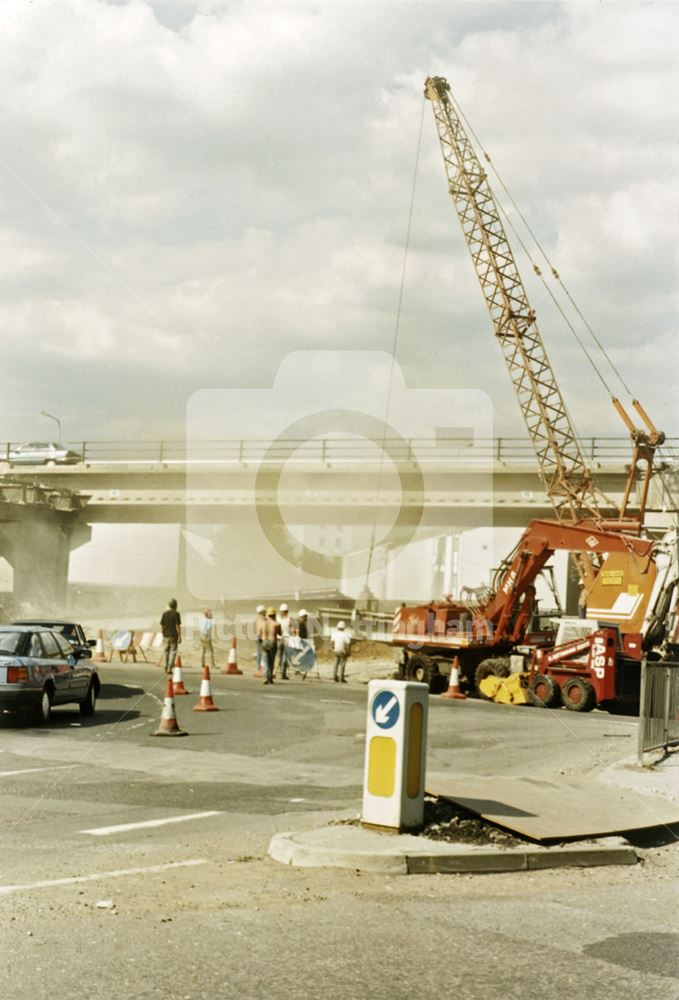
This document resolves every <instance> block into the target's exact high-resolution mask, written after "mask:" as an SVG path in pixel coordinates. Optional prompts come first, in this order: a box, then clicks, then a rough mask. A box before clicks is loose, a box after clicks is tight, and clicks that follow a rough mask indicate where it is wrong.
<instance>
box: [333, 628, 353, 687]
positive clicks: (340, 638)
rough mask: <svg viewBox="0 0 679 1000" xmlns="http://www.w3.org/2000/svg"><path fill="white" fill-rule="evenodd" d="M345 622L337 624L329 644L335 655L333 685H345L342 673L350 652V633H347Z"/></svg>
mask: <svg viewBox="0 0 679 1000" xmlns="http://www.w3.org/2000/svg"><path fill="white" fill-rule="evenodd" d="M346 629H347V625H346V622H337V628H336V629H335V631H334V632H333V633H332V636H331V638H330V642H331V645H332V651H333V653H334V654H335V670H334V675H333V680H334V681H335V683H336V684H337V683H342V684H346V683H347V681H346V678H345V676H344V671H345V670H346V666H347V657H348V656H349V653H350V652H351V632H347V630H346Z"/></svg>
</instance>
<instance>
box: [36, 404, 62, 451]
mask: <svg viewBox="0 0 679 1000" xmlns="http://www.w3.org/2000/svg"><path fill="white" fill-rule="evenodd" d="M40 414H41V416H43V417H49V418H50V420H53V421H54V422H55V424H56V425H57V432H58V434H59V437H58V439H57V444H61V420H59V418H58V417H53V416H52V414H51V413H46V412H45V411H44V410H41V411H40Z"/></svg>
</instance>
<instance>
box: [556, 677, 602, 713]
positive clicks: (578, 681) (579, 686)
mask: <svg viewBox="0 0 679 1000" xmlns="http://www.w3.org/2000/svg"><path fill="white" fill-rule="evenodd" d="M572 691H574V692H577V694H576V698H575V700H573V697H572V695H571V692H572ZM561 700H562V701H563V703H564V707H565V708H567V709H569V711H571V712H591V711H592V709H593V708H594V706H595V705H596V694H595V693H594V688H593V687H592V685H591V684H590V683H589V681H587V680H585V678H584V677H571V678H570V680H567V681H566V683H565V684H564V686H563V688H562V689H561Z"/></svg>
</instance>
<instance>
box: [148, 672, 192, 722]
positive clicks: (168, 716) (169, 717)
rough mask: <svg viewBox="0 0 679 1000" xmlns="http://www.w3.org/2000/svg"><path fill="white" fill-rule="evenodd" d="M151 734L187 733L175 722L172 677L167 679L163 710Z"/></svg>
mask: <svg viewBox="0 0 679 1000" xmlns="http://www.w3.org/2000/svg"><path fill="white" fill-rule="evenodd" d="M151 735H152V736H186V735H187V734H186V733H185V732H184V730H183V729H180V728H179V723H178V722H177V713H176V712H175V708H174V688H173V684H172V678H171V677H168V679H167V688H166V690H165V701H164V702H163V711H162V714H161V716H160V724H159V726H158V728H157V729H156V731H155V733H152V734H151Z"/></svg>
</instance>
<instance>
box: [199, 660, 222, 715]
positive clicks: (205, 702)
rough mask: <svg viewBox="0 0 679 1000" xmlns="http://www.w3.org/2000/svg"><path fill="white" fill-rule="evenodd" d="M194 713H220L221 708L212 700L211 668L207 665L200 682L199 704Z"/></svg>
mask: <svg viewBox="0 0 679 1000" xmlns="http://www.w3.org/2000/svg"><path fill="white" fill-rule="evenodd" d="M193 711H194V712H218V711H219V707H218V706H217V705H215V703H214V701H213V700H212V687H211V686H210V668H209V667H208V665H207V663H206V664H205V666H204V667H203V679H202V680H201V682H200V698H199V699H198V704H197V705H194V706H193Z"/></svg>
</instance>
